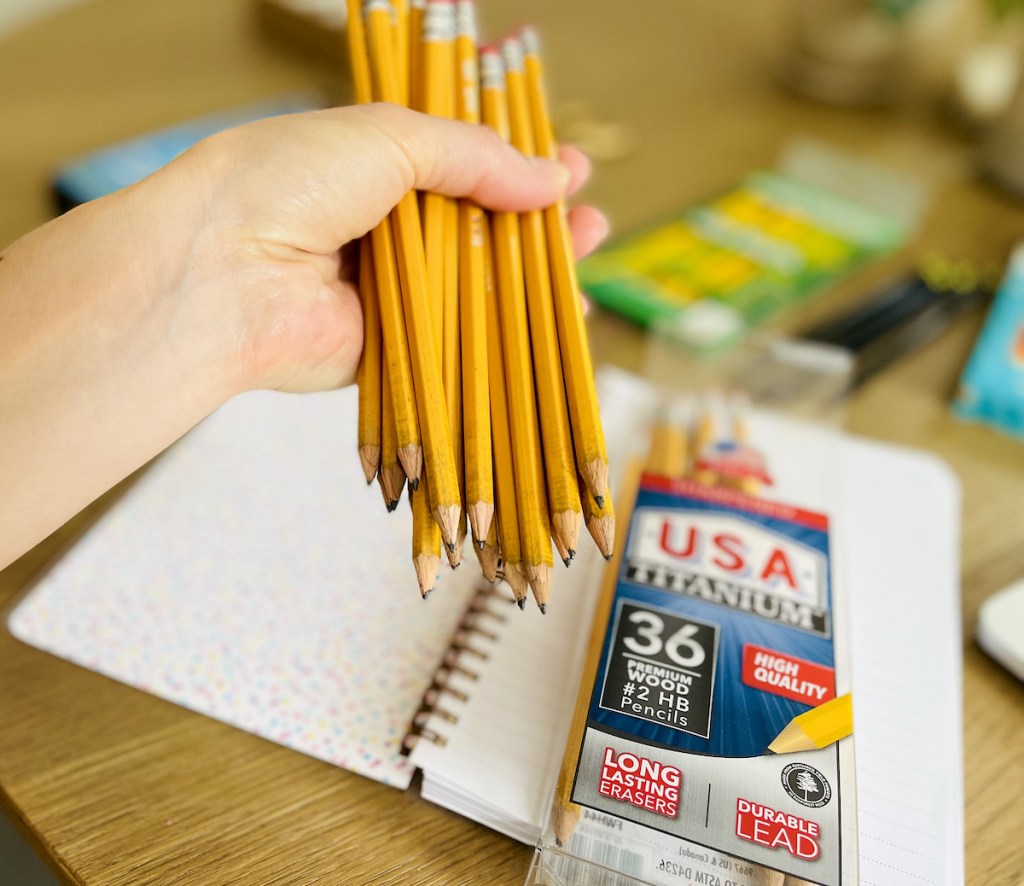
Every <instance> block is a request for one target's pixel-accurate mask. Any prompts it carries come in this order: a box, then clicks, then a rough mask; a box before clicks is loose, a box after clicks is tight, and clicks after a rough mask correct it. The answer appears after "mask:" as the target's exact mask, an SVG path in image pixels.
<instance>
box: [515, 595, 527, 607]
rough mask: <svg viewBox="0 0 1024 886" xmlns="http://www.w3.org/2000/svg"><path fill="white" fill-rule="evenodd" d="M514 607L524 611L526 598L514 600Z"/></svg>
mask: <svg viewBox="0 0 1024 886" xmlns="http://www.w3.org/2000/svg"><path fill="white" fill-rule="evenodd" d="M516 606H518V607H519V608H520V609H525V608H526V597H520V598H519V599H518V600H516Z"/></svg>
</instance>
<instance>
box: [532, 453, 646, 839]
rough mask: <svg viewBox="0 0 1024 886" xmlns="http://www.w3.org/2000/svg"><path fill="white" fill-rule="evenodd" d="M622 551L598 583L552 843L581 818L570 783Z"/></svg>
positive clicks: (626, 494)
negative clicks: (599, 591)
mask: <svg viewBox="0 0 1024 886" xmlns="http://www.w3.org/2000/svg"><path fill="white" fill-rule="evenodd" d="M640 471H641V465H640V463H639V462H636V463H634V464H632V465H630V467H629V470H628V473H627V477H626V482H625V483H624V484H623V487H622V496H621V499H620V505H621V506H622V507H623V508H624V513H626V514H631V513H632V512H633V504H634V502H635V501H636V494H637V490H638V489H639V485H640ZM611 500H612V497H611V496H610V495H609V496H607V497H606V498H605V502H604V503H605V506H610V505H611ZM628 525H629V521H628V520H623V521H622V522H621V524H620V526H619V530H618V538H617V544H615V545H613V549H614V550H615V551H619V552H621V551H622V550H623V548H625V546H626V545H625V542H626V531H627V528H628ZM620 559H621V553H619V554H618V555H616V557H615V561H614V562H613V565H611V566H608V567H606V569H605V573H604V583H603V585H602V586H601V593H600V595H599V596H598V598H597V605H596V606H595V607H594V616H593V621H592V622H591V627H590V639H589V641H588V643H587V656H586V658H585V659H584V662H583V670H582V673H581V675H580V689H579V692H578V693H577V695H576V706H575V708H574V710H573V715H572V725H571V726H570V727H569V735H568V738H567V739H566V745H565V755H564V756H563V757H562V768H561V769H560V770H559V773H558V782H557V784H556V786H555V801H554V803H553V805H552V811H551V816H552V822H551V824H552V828H553V830H554V832H555V842H556V843H557V844H558V845H559V846H564V845H565V844H566V843H567V842H569V838H570V837H571V836H572V832H573V831H574V830H576V825H577V824H578V823H579V820H580V807H579V806H577V805H576V804H575V803H573V802H572V799H571V798H572V784H573V780H574V778H575V776H576V762H577V760H578V758H579V753H580V748H581V747H582V746H583V734H584V732H585V731H586V727H587V709H588V708H589V707H590V693H591V689H592V687H593V683H594V680H595V678H596V676H597V668H598V664H599V663H600V660H601V648H602V646H603V645H604V634H605V629H606V627H607V625H608V616H609V615H610V613H611V609H612V601H613V600H614V599H615V585H616V583H617V580H618V575H619V565H620V563H619V561H620Z"/></svg>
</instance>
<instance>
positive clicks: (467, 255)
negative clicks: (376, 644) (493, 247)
mask: <svg viewBox="0 0 1024 886" xmlns="http://www.w3.org/2000/svg"><path fill="white" fill-rule="evenodd" d="M456 16H457V20H456V39H455V57H456V80H457V82H456V87H457V88H456V116H457V117H458V119H460V120H462V121H463V122H464V123H479V122H480V96H479V65H478V64H477V53H476V23H475V20H474V12H473V3H472V2H470V0H460V2H459V3H458V5H457V6H456ZM486 227H487V219H486V217H485V215H484V211H483V210H482V209H481V208H480V207H479V206H477V205H476V204H475V203H472V202H471V201H469V200H460V201H459V289H460V301H459V315H460V323H461V333H462V334H461V339H462V340H461V352H462V422H463V441H464V446H463V460H464V471H465V474H464V476H465V489H464V491H465V499H466V511H467V513H468V515H469V522H470V525H471V527H472V530H473V540H474V542H475V543H476V545H477V548H478V549H480V548H482V547H483V546H484V544H485V539H486V538H487V536H488V533H489V527H490V524H491V521H492V519H493V515H494V479H493V475H492V471H491V418H490V402H489V398H488V391H487V385H488V381H487V320H486V311H487V309H488V306H489V305H491V304H493V302H492V301H490V300H488V299H487V297H486V294H485V290H486V281H485V275H486V273H487V270H486V258H485V252H484V234H485V228H486Z"/></svg>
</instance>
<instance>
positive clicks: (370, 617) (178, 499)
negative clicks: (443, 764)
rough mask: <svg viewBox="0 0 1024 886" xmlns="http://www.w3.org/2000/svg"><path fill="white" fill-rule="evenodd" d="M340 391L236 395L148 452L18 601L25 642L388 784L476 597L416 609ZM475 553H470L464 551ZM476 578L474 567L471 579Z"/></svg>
mask: <svg viewBox="0 0 1024 886" xmlns="http://www.w3.org/2000/svg"><path fill="white" fill-rule="evenodd" d="M356 401H357V397H356V390H355V388H350V389H347V390H344V391H332V392H329V393H324V394H306V395H303V396H301V397H300V396H294V395H289V394H276V393H271V392H267V391H259V392H255V393H250V394H245V395H243V396H241V397H237V398H235V399H234V400H232V401H231V402H229V403H228V404H226V405H225V406H224V407H222V408H221V409H219V410H218V411H217V412H216V413H215V414H214V415H212V416H210V418H208V419H207V420H206V421H205V422H203V423H202V424H201V425H200V426H199V427H198V428H196V429H195V430H194V431H192V432H191V433H189V434H188V435H187V436H186V437H185V438H184V439H182V440H181V441H179V442H178V443H177V444H176V445H175V446H174V447H172V448H171V449H170V450H169V451H168V452H167V453H165V454H164V455H163V456H161V457H160V459H159V460H158V461H156V462H155V463H154V464H153V465H152V466H151V467H150V468H149V470H147V471H146V473H145V474H143V475H142V476H141V477H140V478H139V480H138V481H137V483H136V484H135V485H134V486H133V487H132V488H131V489H130V490H129V491H128V492H127V493H126V495H125V496H124V498H122V499H121V501H119V502H118V503H117V505H116V506H115V507H113V508H112V509H111V510H110V511H108V512H107V513H106V514H105V515H104V516H103V517H102V518H101V519H100V520H99V521H98V522H97V523H96V524H95V525H94V526H93V527H92V528H91V529H90V530H89V531H88V533H87V534H86V535H85V536H84V537H83V538H82V539H81V541H79V542H78V544H77V545H75V547H74V548H72V549H71V550H70V551H69V552H68V553H67V554H66V555H65V556H64V557H63V559H62V560H61V561H60V562H59V563H57V565H56V566H55V567H54V568H53V569H52V570H51V571H50V572H49V573H48V574H47V575H46V576H45V577H44V578H43V579H42V581H41V582H40V584H39V585H38V586H37V587H36V588H35V590H33V591H32V593H31V594H29V595H28V597H27V598H26V599H25V600H23V601H22V602H21V603H20V604H19V606H18V607H17V608H16V609H15V611H14V613H13V615H12V616H11V619H10V623H9V624H10V629H11V631H12V632H13V633H14V634H15V636H17V637H19V638H20V639H21V640H23V641H24V642H26V643H30V644H32V645H34V646H38V647H39V648H41V649H45V650H47V651H49V652H52V653H53V654H55V655H59V656H61V657H62V658H67V659H70V660H71V661H73V662H76V663H78V664H80V665H83V666H85V667H87V668H91V669H92V670H95V671H99V672H100V673H103V674H106V675H107V676H109V677H112V678H114V679H115V680H120V681H122V682H124V683H128V684H130V685H132V686H135V687H138V688H139V689H143V690H145V691H146V692H151V693H153V694H154V695H159V696H161V697H163V698H166V699H168V700H169V701H173V702H176V703H177V704H180V705H183V706H185V707H187V708H191V709H192V710H195V711H199V712H200V713H203V714H207V715H208V716H211V717H214V718H216V719H218V720H223V721H224V722H226V723H230V724H231V725H233V726H237V727H239V728H240V729H245V730H247V731H249V732H254V733H255V734H257V735H260V736H262V737H264V738H267V739H269V740H270V741H274V742H277V743H278V744H283V745H286V746H288V747H291V748H294V749H295V750H297V751H302V752H303V753H306V754H310V755H312V756H314V757H319V758H320V759H323V760H327V761H328V762H330V763H334V764H336V765H338V766H342V767H344V768H346V769H351V770H353V771H355V772H358V773H360V774H362V775H366V776H368V777H370V778H374V779H377V780H378V781H382V782H385V783H387V784H392V785H396V786H398V787H407V786H408V784H409V782H410V780H411V779H412V776H413V773H414V769H413V767H412V766H411V765H410V764H409V762H408V760H407V758H405V757H404V756H402V754H401V750H402V740H403V737H404V735H405V733H406V730H407V728H408V726H409V723H410V722H411V720H412V717H413V715H414V714H415V712H416V710H417V708H418V706H419V703H420V698H421V696H422V694H423V692H424V690H425V689H426V687H427V686H428V685H429V684H430V681H431V679H432V675H433V672H434V669H435V668H436V667H437V664H438V662H439V661H440V660H441V659H442V657H443V655H444V652H445V649H446V648H447V646H448V643H449V642H450V640H451V636H452V633H453V631H454V628H455V625H456V624H457V622H458V620H459V618H460V617H461V615H462V612H463V610H464V609H465V607H466V605H467V604H468V601H469V600H470V599H471V597H472V594H473V592H474V590H475V580H474V574H473V573H474V571H475V570H476V566H475V565H467V566H466V567H464V568H462V569H460V570H458V571H456V572H451V570H449V569H448V568H447V566H446V567H444V568H443V569H442V571H441V576H440V579H439V581H438V585H437V589H436V590H435V592H434V594H433V595H432V596H431V598H430V600H429V601H428V602H426V603H424V602H422V601H421V600H420V599H419V592H418V590H417V585H416V575H415V573H414V571H413V568H412V562H411V545H410V541H409V540H410V537H411V535H410V533H411V524H412V521H411V518H410V514H409V508H408V505H407V503H406V501H405V499H404V497H403V500H402V503H401V505H400V506H399V508H398V509H397V510H396V511H395V512H394V513H393V514H388V513H387V512H386V511H385V508H384V503H383V500H382V498H381V494H380V491H379V489H378V488H377V485H376V484H374V485H373V486H372V487H367V485H366V481H365V479H364V478H363V473H362V469H361V468H360V466H359V458H358V456H357V452H356V440H355V429H356V411H357V409H356ZM470 557H472V554H470ZM476 575H477V576H478V575H479V572H477V573H476Z"/></svg>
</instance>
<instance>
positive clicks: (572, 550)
mask: <svg viewBox="0 0 1024 886" xmlns="http://www.w3.org/2000/svg"><path fill="white" fill-rule="evenodd" d="M569 559H570V560H575V559H576V548H569Z"/></svg>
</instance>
